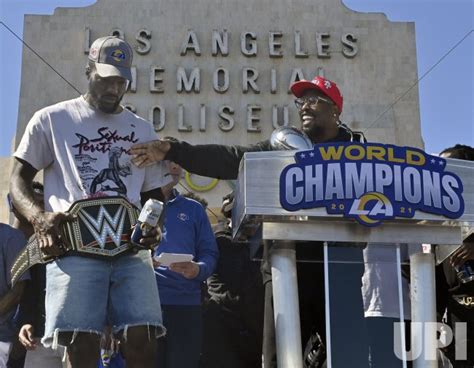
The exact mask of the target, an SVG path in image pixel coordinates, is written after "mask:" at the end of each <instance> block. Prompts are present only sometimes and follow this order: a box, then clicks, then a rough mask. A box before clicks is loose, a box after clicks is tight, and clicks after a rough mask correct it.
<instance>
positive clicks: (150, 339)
mask: <svg viewBox="0 0 474 368" xmlns="http://www.w3.org/2000/svg"><path fill="white" fill-rule="evenodd" d="M156 337H157V327H155V326H132V327H128V328H126V329H125V330H123V331H121V333H120V340H121V343H122V344H123V345H125V346H126V349H127V350H130V349H132V350H134V349H139V350H143V349H144V348H151V349H154V348H155V347H156Z"/></svg>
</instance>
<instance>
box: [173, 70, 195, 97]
mask: <svg viewBox="0 0 474 368" xmlns="http://www.w3.org/2000/svg"><path fill="white" fill-rule="evenodd" d="M176 78H177V86H176V90H177V91H178V92H180V93H181V92H183V85H184V90H185V91H186V92H191V91H194V92H196V93H199V91H200V90H201V71H200V69H199V68H194V69H193V70H192V71H191V73H190V74H189V77H188V76H187V74H186V70H185V69H184V68H183V67H181V66H180V67H179V68H178V72H177V73H176Z"/></svg>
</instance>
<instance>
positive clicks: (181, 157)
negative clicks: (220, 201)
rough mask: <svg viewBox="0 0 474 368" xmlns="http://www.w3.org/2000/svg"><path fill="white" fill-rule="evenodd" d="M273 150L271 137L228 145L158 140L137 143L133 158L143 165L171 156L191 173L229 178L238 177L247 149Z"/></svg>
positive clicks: (137, 163) (135, 161)
mask: <svg viewBox="0 0 474 368" xmlns="http://www.w3.org/2000/svg"><path fill="white" fill-rule="evenodd" d="M270 150H271V146H270V142H269V141H263V142H260V143H257V144H255V145H250V146H225V145H219V144H202V145H191V144H189V143H186V142H169V141H164V140H157V141H152V142H148V143H142V144H137V145H135V146H133V147H132V149H131V154H132V155H134V158H133V159H132V162H133V163H134V164H135V165H137V166H139V167H143V166H146V165H150V164H152V163H155V162H159V161H162V160H170V161H173V162H176V163H177V164H179V165H180V166H181V167H183V168H184V169H185V170H187V171H189V172H191V173H194V174H198V175H202V176H207V177H211V178H217V179H224V180H226V179H236V178H237V175H238V172H239V164H240V160H241V159H242V156H243V155H244V153H245V152H255V151H270Z"/></svg>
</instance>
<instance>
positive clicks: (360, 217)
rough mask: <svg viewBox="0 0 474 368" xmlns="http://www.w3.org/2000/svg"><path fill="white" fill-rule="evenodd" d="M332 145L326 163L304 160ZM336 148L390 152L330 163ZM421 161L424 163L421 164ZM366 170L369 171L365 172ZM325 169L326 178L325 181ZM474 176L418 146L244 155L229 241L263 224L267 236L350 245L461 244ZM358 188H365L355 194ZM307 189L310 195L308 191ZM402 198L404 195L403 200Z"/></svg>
mask: <svg viewBox="0 0 474 368" xmlns="http://www.w3.org/2000/svg"><path fill="white" fill-rule="evenodd" d="M331 147H332V152H333V154H332V156H331V157H330V159H328V160H323V159H321V157H320V160H319V161H318V160H316V159H311V158H310V156H309V155H310V154H314V156H316V155H317V154H318V153H317V152H319V154H320V155H321V151H322V152H323V153H325V154H326V155H328V152H329V153H330V152H331ZM338 147H341V148H340V150H342V151H343V150H347V148H348V147H349V148H351V147H352V151H350V155H352V157H356V158H357V157H358V156H356V155H357V152H361V150H360V149H359V148H353V147H363V148H365V151H366V152H367V151H369V149H371V152H375V150H376V148H377V149H379V151H377V152H380V149H382V148H383V147H386V148H392V149H393V151H388V149H387V152H392V153H391V157H389V158H388V159H387V160H381V159H377V157H374V156H376V155H374V154H372V157H371V160H367V159H364V160H352V162H351V160H347V159H345V158H344V157H341V156H342V155H343V154H344V153H343V154H342V155H341V156H337V157H338V158H339V159H338V160H336V156H335V155H334V152H337V149H338ZM400 152H405V158H402V155H401V156H397V153H400ZM407 152H408V155H410V156H409V158H408V160H409V161H411V162H412V163H413V162H415V164H416V165H412V164H409V163H408V164H407V163H406V162H403V163H402V162H397V161H393V160H394V159H395V160H399V161H401V160H406V159H407V156H406V153H407ZM387 155H388V153H387ZM302 156H303V157H302ZM295 157H296V159H295ZM379 157H380V158H382V156H379ZM326 158H329V156H326ZM390 158H391V159H392V162H390V161H389V160H390ZM308 159H309V161H308ZM305 160H307V161H306V162H305ZM420 160H423V161H424V162H422V165H420ZM432 160H434V162H432ZM356 161H359V162H356ZM370 161H371V162H370ZM305 163H306V166H305ZM364 164H365V165H366V166H364ZM318 165H319V166H318ZM330 165H333V166H330ZM425 166H433V167H434V168H433V169H431V170H430V168H428V169H426V168H425ZM417 167H418V170H417ZM351 170H352V171H351ZM369 170H372V173H371V174H367V172H368V171H369ZM317 171H319V173H320V174H321V175H320V176H319V177H318V172H317ZM308 172H309V173H310V174H311V177H310V178H309V179H308V177H307V175H308ZM328 172H330V175H331V176H332V179H331V180H329V179H327V174H328ZM361 173H362V174H361ZM418 173H419V174H418ZM473 173H474V163H473V162H469V161H463V160H456V159H442V158H439V157H436V156H430V155H426V154H424V153H423V152H422V151H420V150H418V149H407V148H403V147H396V146H384V145H363V144H351V145H348V144H334V145H316V146H315V148H314V150H311V151H299V152H297V153H296V154H295V152H294V151H272V152H252V153H246V154H245V155H244V158H243V159H242V162H241V168H240V174H239V179H238V183H237V190H236V208H235V210H234V213H233V224H234V236H237V237H238V236H239V234H240V233H241V232H242V230H243V229H244V228H245V227H247V226H256V224H263V237H264V238H266V239H276V240H287V239H292V240H314V239H318V240H323V241H350V242H393V239H397V240H398V241H399V242H401V243H433V244H460V243H461V242H462V237H463V234H467V233H469V230H468V229H469V226H470V225H469V223H471V224H472V223H474V181H473V180H472V178H473ZM305 175H306V177H305ZM362 175H364V176H362ZM349 177H350V178H351V180H352V181H350V182H349V179H348V178H349ZM376 180H378V181H376ZM291 181H293V182H291ZM364 181H365V183H364ZM318 183H319V184H320V185H319V187H318ZM361 183H362V184H361ZM364 185H365V188H363V189H367V191H364V190H363V189H360V188H361V187H362V186H364ZM420 185H421V186H420ZM423 185H424V186H423ZM328 187H329V188H328ZM349 188H351V189H349ZM308 189H311V190H312V192H311V193H309V194H308V191H307V190H308ZM377 189H379V191H377ZM340 190H342V191H343V192H342V193H340V192H339V191H340ZM349 190H351V193H348V191H349ZM382 190H385V192H383V191H382ZM286 192H291V193H286ZM406 195H408V196H410V198H408V200H407V198H406ZM317 196H319V198H317ZM282 197H283V198H282ZM318 199H321V200H318ZM298 201H299V202H298ZM410 201H411V202H410ZM283 206H285V207H286V208H287V209H285V208H283ZM364 206H365V207H364ZM351 210H352V211H353V213H351ZM371 213H375V216H371ZM354 220H355V221H354ZM382 222H383V223H382ZM361 223H363V224H364V225H367V226H361ZM275 224H278V226H275ZM402 229H403V231H402ZM316 233H317V237H314V235H315V234H316ZM290 235H291V236H290ZM289 236H290V237H289Z"/></svg>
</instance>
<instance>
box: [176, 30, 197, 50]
mask: <svg viewBox="0 0 474 368" xmlns="http://www.w3.org/2000/svg"><path fill="white" fill-rule="evenodd" d="M188 50H192V51H193V52H194V53H195V54H196V55H197V56H200V55H201V47H200V46H199V41H198V38H197V35H196V33H195V32H194V31H193V30H188V33H187V34H186V38H185V40H184V42H183V45H182V46H181V52H180V54H181V56H185V55H186V54H187V53H188Z"/></svg>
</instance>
